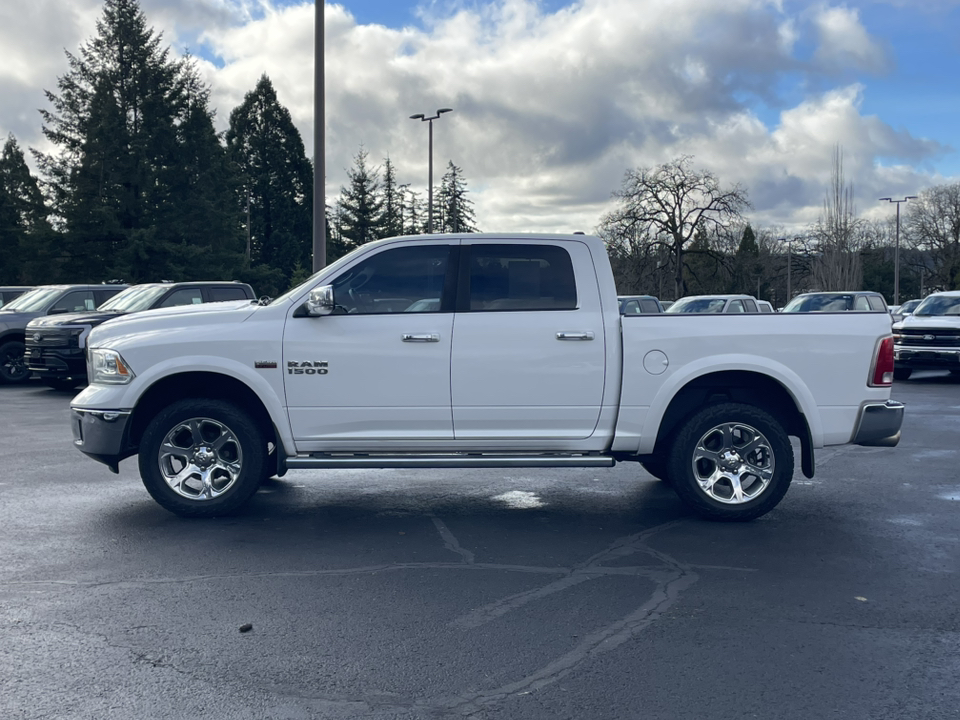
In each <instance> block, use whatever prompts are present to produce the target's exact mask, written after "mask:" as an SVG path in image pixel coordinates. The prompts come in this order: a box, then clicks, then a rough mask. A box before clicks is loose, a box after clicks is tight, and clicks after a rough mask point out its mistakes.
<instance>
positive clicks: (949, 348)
mask: <svg viewBox="0 0 960 720" xmlns="http://www.w3.org/2000/svg"><path fill="white" fill-rule="evenodd" d="M904 304H905V305H906V303H904ZM902 308H903V306H901V309H902ZM894 317H896V315H894ZM901 318H902V319H901V320H900V321H899V322H894V324H893V343H894V345H893V357H894V368H893V376H894V378H895V379H897V380H907V379H908V378H909V377H910V376H911V375H912V374H913V371H914V370H949V371H950V373H951V374H953V375H960V291H951V292H938V293H932V294H931V295H928V296H927V297H926V298H924V299H923V300H921V301H919V302H918V303H917V304H916V305H915V306H914V307H913V308H912V312H908V313H906V314H903V315H901Z"/></svg>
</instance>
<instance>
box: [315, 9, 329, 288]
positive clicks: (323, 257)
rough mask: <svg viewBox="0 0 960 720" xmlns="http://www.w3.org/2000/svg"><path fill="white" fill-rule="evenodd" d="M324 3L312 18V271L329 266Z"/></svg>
mask: <svg viewBox="0 0 960 720" xmlns="http://www.w3.org/2000/svg"><path fill="white" fill-rule="evenodd" d="M323 7H324V5H323V0H314V4H313V14H314V25H313V42H314V45H313V271H314V272H317V270H320V269H322V268H323V267H325V266H326V264H327V213H326V204H327V195H326V192H324V186H325V184H326V181H327V169H326V159H325V158H326V147H325V143H324V138H325V136H326V134H325V133H324V125H325V124H326V116H325V113H324V103H323V99H324V98H323V96H324V74H323Z"/></svg>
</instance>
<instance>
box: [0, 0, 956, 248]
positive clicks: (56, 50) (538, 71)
mask: <svg viewBox="0 0 960 720" xmlns="http://www.w3.org/2000/svg"><path fill="white" fill-rule="evenodd" d="M142 2H143V7H144V10H145V12H146V13H147V17H148V20H149V21H150V23H151V24H153V25H155V26H156V27H157V28H158V29H162V30H163V32H164V38H165V39H166V40H167V42H171V43H172V44H173V45H174V47H175V48H178V49H180V48H183V47H184V46H185V45H188V46H190V47H191V49H193V50H194V52H195V53H197V52H198V51H202V52H201V54H202V55H203V56H204V57H205V58H207V59H205V60H202V61H201V69H202V72H203V73H204V75H205V77H206V78H207V80H208V81H209V82H210V83H211V86H212V90H213V93H212V100H213V104H214V105H215V106H216V107H217V108H218V111H219V112H218V122H219V124H220V127H221V128H224V127H226V123H227V120H228V118H229V113H230V110H231V109H232V108H234V107H236V106H237V105H238V104H239V103H240V102H241V101H242V99H243V96H244V94H245V93H246V92H248V91H250V90H251V89H252V88H253V87H254V85H255V84H256V81H257V79H258V78H259V77H260V75H261V74H263V73H266V74H267V75H269V76H270V78H271V79H272V81H273V83H274V85H275V86H276V88H277V92H278V95H279V98H280V100H281V102H283V103H284V104H285V105H286V106H287V107H288V108H289V109H290V111H291V114H292V116H293V119H294V122H295V123H296V124H297V126H298V127H299V129H300V131H301V133H302V135H303V138H304V142H305V144H306V146H307V148H308V153H309V152H312V146H313V142H312V132H313V26H314V5H313V3H312V2H303V3H302V4H299V5H296V4H294V5H289V4H287V5H284V6H283V7H278V6H276V5H275V4H273V3H272V1H271V0H175V1H173V2H171V0H142ZM14 5H15V6H18V7H19V8H20V10H23V11H24V12H25V13H26V15H27V16H29V17H26V16H25V17H21V15H20V13H19V10H18V11H17V12H15V13H11V14H10V15H11V17H10V18H9V19H10V20H11V24H16V26H15V27H4V28H0V41H2V42H3V43H4V48H5V50H7V55H9V56H11V57H10V61H9V62H7V63H5V65H6V66H5V67H4V66H0V90H6V91H7V92H5V93H4V97H5V100H6V99H7V98H10V100H9V101H5V102H4V104H3V106H2V107H0V132H3V134H5V133H6V132H8V131H10V130H13V131H14V132H16V133H17V136H18V138H20V140H21V144H22V145H34V146H36V145H37V144H39V143H41V142H42V138H41V137H40V131H39V128H40V123H39V116H38V114H36V113H35V108H37V107H43V106H45V101H44V100H43V97H42V93H41V92H40V89H39V88H49V89H53V88H54V87H55V83H56V76H57V74H62V73H63V72H64V71H65V70H66V63H65V61H64V58H63V54H62V47H66V48H67V49H70V50H71V51H74V50H76V48H77V46H78V45H79V43H80V42H81V41H83V40H86V39H89V38H90V37H91V36H92V34H93V32H94V27H93V23H94V19H95V17H96V15H97V14H98V13H99V8H100V5H99V3H97V2H94V1H93V0H73V1H72V2H71V1H70V0H16V1H15V3H14ZM34 7H39V8H40V9H38V10H36V11H34V10H31V8H34ZM437 7H442V6H440V5H438V6H437ZM0 12H2V11H0ZM14 16H16V17H14ZM50 17H58V18H60V20H59V21H58V22H56V23H50V22H49V21H46V22H45V21H44V18H50ZM811 17H812V18H813V22H812V23H810V22H809V20H810V19H811ZM3 19H8V18H6V17H5V16H4V18H3ZM421 19H422V26H421V27H407V28H403V29H391V28H387V27H384V26H379V25H359V24H357V22H356V21H355V20H354V18H353V17H352V16H351V15H350V14H349V12H347V10H346V9H344V7H343V6H341V5H337V4H332V3H327V5H326V14H325V22H326V33H325V43H326V115H327V117H326V126H327V134H326V142H327V147H326V159H327V194H328V198H329V199H330V200H331V201H333V200H334V199H335V198H336V195H337V193H338V191H339V187H340V185H341V184H343V183H344V182H345V176H346V173H345V169H346V168H348V167H349V166H350V165H351V164H352V158H353V156H354V154H355V153H356V152H357V150H358V149H359V147H360V145H361V143H362V144H363V145H364V147H365V148H366V149H367V151H368V152H369V154H370V159H371V160H373V161H374V162H379V161H380V160H381V159H382V158H384V157H385V156H387V155H388V154H389V156H390V157H391V160H392V161H393V163H394V165H395V167H396V168H397V171H398V175H399V178H398V179H399V181H400V182H402V183H406V182H409V183H412V184H413V186H414V187H415V188H425V186H426V176H427V157H426V156H427V128H426V127H425V126H424V124H423V123H420V122H414V121H411V120H409V119H408V116H409V115H411V114H413V113H416V112H429V111H432V110H434V109H436V108H438V107H444V106H450V107H453V108H454V112H453V113H451V114H449V115H444V116H443V118H442V119H441V120H440V121H438V122H437V123H436V124H435V127H434V131H435V143H434V160H435V179H438V178H439V176H440V174H442V172H443V168H444V166H445V165H446V162H447V160H448V159H449V160H452V161H453V162H455V163H456V164H457V165H459V166H461V167H462V168H463V170H464V172H465V174H466V178H467V180H468V182H469V187H470V189H471V192H472V197H473V200H474V202H475V204H476V209H477V218H478V222H479V224H480V225H481V227H482V228H483V229H485V230H539V231H570V230H584V231H590V230H592V229H593V228H594V227H595V226H596V224H597V221H598V219H599V217H600V215H601V214H602V213H603V212H604V210H606V209H607V208H608V207H609V198H610V193H611V191H613V190H614V189H616V188H617V187H618V186H619V184H620V181H621V178H622V177H623V173H624V171H625V170H626V169H627V168H628V167H636V166H639V165H651V164H655V163H658V162H662V161H664V160H667V159H670V158H672V157H676V156H677V155H681V154H693V155H695V156H696V162H697V163H698V164H699V165H702V166H706V167H709V168H710V169H711V170H713V171H714V172H716V173H717V175H718V176H719V177H720V179H721V181H723V182H727V183H732V182H740V183H742V184H743V185H744V186H745V187H747V188H748V190H749V191H750V193H751V197H752V199H753V201H754V204H755V206H756V215H757V219H758V220H759V221H761V222H768V223H776V224H790V223H796V222H803V221H805V220H807V219H809V218H810V216H811V215H813V216H815V215H816V212H818V211H819V207H820V203H821V200H822V197H823V190H824V187H825V184H826V180H827V178H828V177H829V172H830V155H831V152H832V149H833V147H834V146H835V145H836V144H837V143H840V144H842V145H843V147H844V152H845V158H846V167H847V170H848V172H847V174H848V177H850V178H851V179H853V180H854V181H855V183H856V185H857V188H858V196H859V195H861V191H860V188H863V189H864V193H868V197H869V198H872V197H873V196H876V197H879V196H881V195H887V194H890V193H892V192H897V191H898V190H899V189H900V188H904V189H905V190H907V191H909V192H910V194H913V193H914V192H915V191H916V190H918V189H921V188H922V187H923V186H924V185H926V184H929V183H930V182H931V181H933V180H935V179H937V178H934V177H932V176H930V175H929V174H925V173H924V172H922V171H921V170H918V169H917V168H922V167H925V163H929V161H930V159H931V158H934V157H936V156H937V154H938V153H940V152H942V150H943V148H942V147H941V146H940V145H939V144H938V143H936V142H933V141H928V140H921V139H917V138H915V137H913V136H911V135H910V134H909V133H908V132H906V131H903V130H896V131H895V130H894V129H893V128H891V127H890V126H889V125H888V124H886V123H884V122H883V120H882V118H877V117H870V116H865V115H864V114H863V112H862V110H861V103H862V98H863V96H864V94H865V93H867V92H869V88H868V87H865V86H863V85H860V84H856V83H854V84H850V83H849V82H847V84H845V85H842V86H839V87H833V88H832V89H827V90H821V91H817V92H813V91H811V92H810V94H809V95H808V97H806V98H805V99H804V101H803V102H800V103H799V104H795V106H793V107H783V101H782V100H781V99H780V92H781V89H782V88H781V87H780V83H781V81H782V79H783V77H784V76H785V74H787V73H790V74H792V75H793V76H799V77H801V82H805V83H808V86H809V87H827V88H830V84H831V82H832V81H831V78H834V77H838V76H843V77H847V76H848V75H849V73H850V72H851V71H857V72H864V71H870V72H874V71H877V70H879V69H882V68H883V67H885V63H886V62H887V58H886V55H885V54H884V53H883V52H882V51H881V50H880V45H879V43H878V42H877V41H876V40H874V39H873V38H871V37H870V36H869V35H868V33H867V32H866V30H865V29H864V27H863V25H862V23H861V22H860V19H859V15H858V13H857V11H855V10H849V9H847V8H830V7H821V8H819V9H817V10H816V12H815V13H814V14H813V15H812V16H810V15H807V14H805V13H804V14H803V16H802V17H801V16H800V15H791V14H790V13H789V11H788V10H787V9H785V8H784V7H781V5H780V3H778V2H777V1H776V0H643V1H642V2H640V1H639V0H581V2H579V3H576V4H573V5H571V6H569V7H567V8H565V9H563V10H561V11H559V12H557V13H553V14H549V13H544V12H543V11H542V10H541V9H539V5H538V4H537V3H536V2H534V0H499V1H497V2H489V3H486V4H479V5H473V4H471V5H470V6H469V7H463V8H461V9H460V10H459V11H457V12H455V13H454V14H449V12H448V13H447V14H443V12H442V11H441V14H433V13H432V10H431V9H430V7H424V9H423V10H422V13H421ZM811 30H812V31H814V32H815V37H812V38H804V36H803V33H805V32H810V31H811ZM23 38H30V40H29V41H28V40H24V39H23ZM804 40H806V41H807V44H808V45H809V44H810V41H811V40H812V41H816V44H817V50H816V52H815V54H814V58H813V60H812V61H811V62H808V63H804V62H802V61H801V60H799V59H798V58H797V56H796V52H797V51H796V48H798V47H799V46H800V45H802V44H803V41H804ZM8 93H9V94H8ZM758 101H762V102H763V103H765V104H766V106H767V107H771V108H781V111H780V115H779V120H778V121H777V122H775V123H774V124H773V127H768V125H766V124H764V123H763V122H761V121H760V119H759V117H758V115H757V114H756V113H755V112H754V111H753V110H752V109H751V108H752V107H753V106H754V105H756V103H757V102H758ZM881 188H882V189H881ZM877 191H879V193H880V194H879V195H877V194H876V193H877ZM864 205H866V201H865V202H864Z"/></svg>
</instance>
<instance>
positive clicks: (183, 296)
mask: <svg viewBox="0 0 960 720" xmlns="http://www.w3.org/2000/svg"><path fill="white" fill-rule="evenodd" d="M202 302H203V295H201V294H200V288H180V289H179V290H174V291H173V292H172V293H170V294H169V295H167V297H166V298H165V299H164V300H163V302H161V303H160V304H159V305H157V307H162V308H167V307H176V306H178V305H199V304H200V303H202Z"/></svg>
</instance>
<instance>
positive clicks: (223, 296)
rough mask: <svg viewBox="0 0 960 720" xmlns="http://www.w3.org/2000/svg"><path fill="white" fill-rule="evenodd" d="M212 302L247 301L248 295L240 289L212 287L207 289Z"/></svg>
mask: <svg viewBox="0 0 960 720" xmlns="http://www.w3.org/2000/svg"><path fill="white" fill-rule="evenodd" d="M207 295H209V297H210V302H226V301H227V300H246V299H247V293H246V292H245V291H244V289H243V288H240V287H235V288H232V287H212V288H207Z"/></svg>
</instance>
